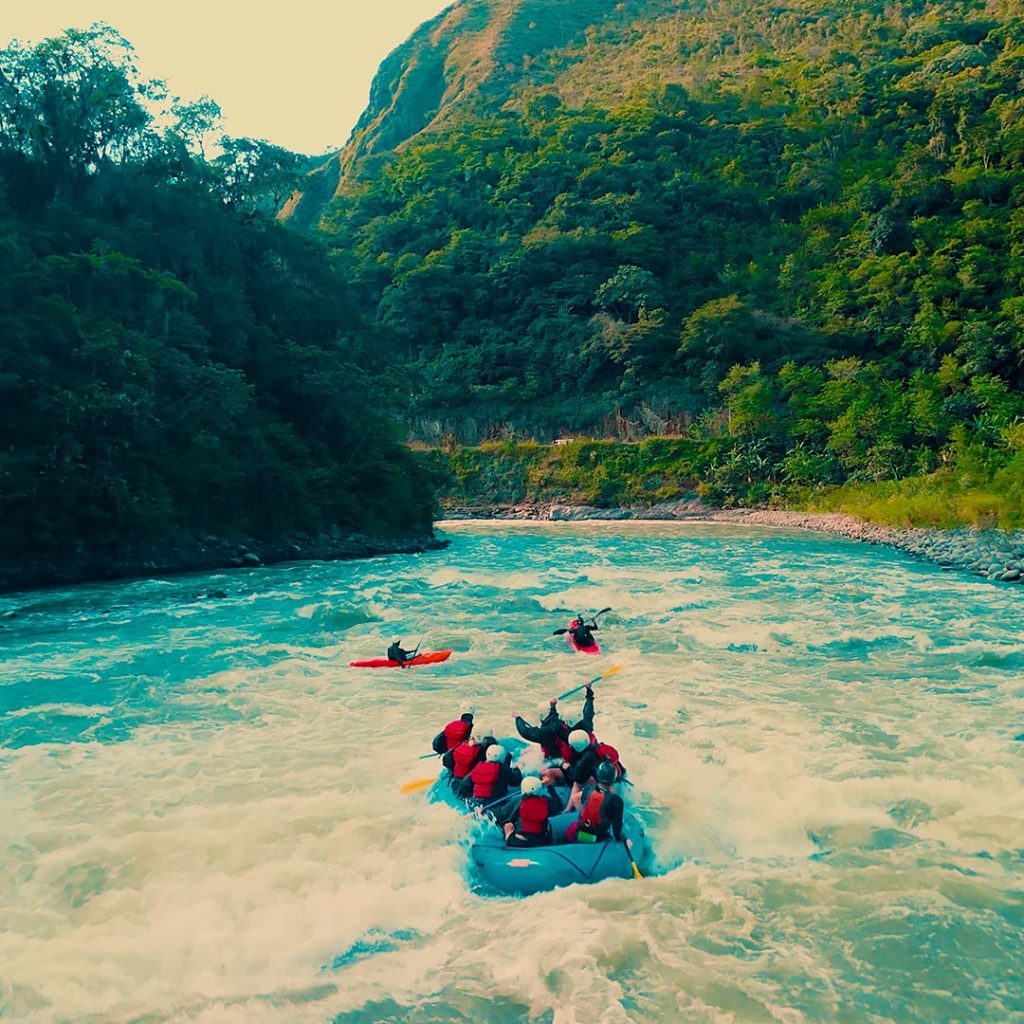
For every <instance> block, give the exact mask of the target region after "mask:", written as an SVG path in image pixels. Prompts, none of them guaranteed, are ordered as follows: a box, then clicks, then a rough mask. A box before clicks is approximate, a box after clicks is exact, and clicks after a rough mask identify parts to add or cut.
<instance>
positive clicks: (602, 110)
mask: <svg viewBox="0 0 1024 1024" xmlns="http://www.w3.org/2000/svg"><path fill="white" fill-rule="evenodd" d="M1022 82H1024V11H1022V6H1021V3H1020V2H1019V0H992V2H988V3H985V2H970V3H969V2H957V0H938V2H923V0H891V2H888V0H887V2H881V0H851V2H844V3H842V4H838V3H836V4H828V3H821V2H817V0H814V2H812V0H775V2H766V0H704V2H688V3H681V2H675V0H643V2H632V3H630V2H626V3H618V4H611V3H602V2H598V0H594V2H591V3H580V2H578V0H574V2H568V0H566V2H561V0H543V2H542V0H504V2H499V0H463V2H461V3H458V4H455V5H454V6H453V7H452V8H451V9H449V10H448V11H447V12H445V13H444V14H442V15H441V16H439V17H438V18H437V19H435V20H434V21H433V22H431V23H428V24H427V25H425V26H423V27H422V28H421V29H420V30H419V31H418V32H417V33H416V34H415V35H414V36H413V37H412V38H411V39H410V40H409V41H408V43H406V44H405V45H404V46H403V47H401V48H400V49H399V50H397V51H396V52H395V54H393V55H392V57H391V58H389V60H388V61H386V62H385V64H384V65H383V66H382V68H381V71H380V74H379V75H378V77H377V80H376V82H375V84H374V88H373V91H372V95H371V105H370V107H369V108H368V110H367V112H366V114H365V115H364V117H363V120H362V121H361V122H360V125H359V127H358V128H357V130H356V131H355V133H354V135H353V138H352V140H351V141H350V143H349V145H348V147H346V149H345V150H344V151H343V152H342V153H341V154H340V156H339V157H338V159H337V161H336V162H335V163H334V165H333V170H332V169H331V167H328V168H322V169H321V171H320V173H319V175H318V179H319V180H318V186H317V187H318V188H320V189H321V193H322V194H324V193H329V192H331V191H332V189H330V188H327V187H326V185H325V182H326V183H330V181H333V182H334V183H335V184H336V187H335V188H334V189H333V191H334V195H333V198H331V199H330V200H329V201H327V202H326V203H325V205H323V206H322V207H320V208H317V209H316V213H315V216H314V214H313V213H312V212H311V210H312V208H313V207H312V205H309V204H312V203H313V198H311V197H307V198H306V199H305V200H303V202H304V203H306V204H307V207H306V209H305V211H304V213H303V214H302V215H303V216H304V217H305V218H306V219H307V220H309V221H315V222H316V223H317V224H318V225H319V228H320V229H321V230H322V231H323V232H326V233H327V234H328V236H329V238H330V241H331V243H332V244H333V245H334V246H335V247H336V249H337V250H338V252H339V253H340V254H341V255H342V258H343V259H345V260H347V261H348V268H349V269H348V277H349V280H350V281H351V283H352V284H353V287H354V289H355V292H356V294H357V295H358V297H359V298H360V300H361V301H362V303H364V304H365V306H366V308H367V309H369V310H372V311H375V316H376V320H377V322H378V324H379V325H380V327H381V328H382V329H384V330H386V331H387V332H389V333H390V335H391V337H392V340H393V344H394V345H395V350H394V351H395V353H396V358H398V359H400V360H401V361H402V362H404V363H405V364H407V365H406V371H407V373H408V379H409V384H410V388H411V390H412V391H413V392H415V396H416V398H415V408H414V413H415V416H414V417H413V419H412V420H411V423H412V425H413V428H414V430H417V431H419V432H420V433H421V435H422V436H424V437H430V436H434V437H439V436H441V435H442V434H443V433H444V432H445V431H450V432H451V433H453V434H455V435H456V436H457V437H459V438H460V439H464V440H475V439H478V438H480V437H481V436H485V435H486V434H487V433H492V434H496V433H501V432H502V431H507V429H509V428H512V429H514V430H516V431H518V432H519V433H520V434H525V435H533V436H538V437H544V436H550V435H551V434H554V433H558V432H563V431H584V432H593V433H598V434H607V433H609V432H615V431H616V430H617V431H618V432H619V433H622V434H626V435H627V436H635V435H637V434H640V433H643V432H645V431H651V432H658V431H664V430H665V429H667V428H670V427H678V426H679V425H681V424H683V423H687V422H691V423H693V422H695V423H696V424H697V427H696V428H693V429H699V430H703V431H704V432H705V433H714V432H716V431H717V432H719V433H724V434H726V435H728V436H732V437H733V438H735V439H736V442H735V444H734V445H733V446H732V449H731V450H732V451H733V452H734V453H737V452H738V453H740V455H743V453H744V452H746V455H743V457H744V458H748V457H749V458H752V459H754V461H753V463H750V462H749V458H748V463H745V465H747V466H748V468H747V469H746V470H744V472H745V473H746V474H747V475H748V476H749V475H750V474H751V473H752V474H754V475H757V474H758V473H761V474H762V475H767V476H769V477H772V478H774V479H780V480H781V479H786V480H790V481H799V482H805V483H808V484H817V483H822V482H828V481H836V480H844V479H849V478H851V477H852V478H854V479H858V478H860V479H876V478H891V477H898V476H901V475H905V474H907V473H912V472H924V471H928V470H930V469H933V468H935V467H936V466H939V465H941V464H943V463H944V462H948V461H949V460H950V459H955V457H956V451H961V452H962V451H964V450H966V449H967V448H970V447H971V446H978V445H980V446H981V448H982V449H984V450H986V451H997V450H998V451H999V452H1002V453H1003V455H1002V456H1000V457H1001V458H1002V457H1003V456H1007V455H1008V454H1009V453H1013V452H1016V451H1017V450H1018V449H1019V447H1020V446H1021V444H1022V443H1024V438H1022V437H1021V428H1020V426H1019V419H1018V418H1019V416H1020V415H1021V413H1022V411H1024V403H1022V401H1021V388H1022V385H1024V370H1022V347H1024V295H1022V275H1024V212H1022V202H1024V128H1022V126H1024V98H1022ZM299 209H300V210H302V204H301V203H300V204H299ZM751 452H753V453H754V455H756V458H754V455H751ZM737 458H739V455H737ZM749 465H753V466H754V467H755V468H754V469H752V470H751V469H749ZM758 467H759V468H758Z"/></svg>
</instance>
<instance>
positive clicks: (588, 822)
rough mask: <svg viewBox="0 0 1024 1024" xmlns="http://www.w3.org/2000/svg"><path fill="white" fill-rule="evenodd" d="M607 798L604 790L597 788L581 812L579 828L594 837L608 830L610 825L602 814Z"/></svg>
mask: <svg viewBox="0 0 1024 1024" xmlns="http://www.w3.org/2000/svg"><path fill="white" fill-rule="evenodd" d="M606 796H607V794H606V793H605V792H604V790H601V789H596V788H595V790H594V792H593V793H591V794H590V796H589V797H588V798H587V802H586V803H585V804H584V805H583V808H582V810H581V811H580V818H579V827H580V828H581V829H582V830H583V831H584V832H589V833H590V834H591V835H592V836H596V835H598V834H600V833H601V832H603V831H607V829H608V823H607V822H606V821H605V820H604V815H603V814H602V813H601V808H602V807H603V806H604V800H605V797H606Z"/></svg>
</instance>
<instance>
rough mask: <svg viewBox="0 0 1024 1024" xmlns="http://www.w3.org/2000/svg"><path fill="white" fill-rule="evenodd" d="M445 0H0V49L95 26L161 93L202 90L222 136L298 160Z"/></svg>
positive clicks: (332, 144)
mask: <svg viewBox="0 0 1024 1024" xmlns="http://www.w3.org/2000/svg"><path fill="white" fill-rule="evenodd" d="M451 2H452V0H320V2H314V0H286V2H284V3H277V4H274V5H272V6H271V5H267V4H264V3H261V2H259V0H254V2H252V3H239V2H237V0H206V2H202V0H24V2H17V0H11V2H8V3H5V4H4V11H3V13H0V48H2V47H4V46H6V45H7V43H8V42H9V41H10V40H11V39H15V38H16V39H20V40H21V41H22V42H23V43H28V42H33V43H34V42H38V41H39V40H41V39H45V38H47V37H48V36H53V35H58V34H59V33H60V32H61V31H63V30H64V29H65V28H88V27H89V26H90V25H91V24H92V23H93V22H96V21H105V22H107V23H108V24H110V25H112V26H113V27H114V28H116V29H117V30H118V31H119V32H120V33H121V35H123V36H124V37H125V38H126V39H127V40H128V41H129V42H130V43H131V44H132V46H134V47H135V51H136V53H137V54H138V58H139V69H140V71H141V72H142V74H143V75H144V76H146V77H147V78H160V79H163V80H164V81H165V82H166V83H167V87H168V89H169V90H170V92H171V94H172V95H175V96H181V97H182V99H185V100H192V99H196V98H197V97H199V96H200V95H202V94H203V93H206V94H207V95H209V96H210V97H211V99H214V100H216V101H217V103H219V104H220V107H221V110H222V111H223V119H224V130H225V131H227V132H228V133H229V134H231V135H235V136H247V137H251V138H261V139H267V140H269V141H270V142H273V143H276V144H277V145H279V146H285V147H287V148H288V149H292V150H295V151H296V152H299V153H310V154H317V153H323V152H325V151H326V150H329V149H338V148H340V147H341V146H342V144H343V143H344V142H345V140H346V139H347V138H348V134H349V132H350V131H351V130H352V126H353V125H354V124H355V123H356V120H357V119H358V118H359V115H360V114H361V113H362V112H363V109H364V108H365V106H366V101H367V97H368V96H369V93H370V82H371V80H372V79H373V76H374V73H375V72H376V70H377V67H378V65H379V64H380V62H381V61H382V60H383V59H384V58H385V57H386V56H387V55H388V54H389V53H390V52H391V51H392V50H393V49H394V48H395V47H396V46H398V45H399V44H401V43H402V42H404V41H405V40H406V39H407V38H408V37H409V35H410V34H411V33H412V32H413V30H414V29H415V28H416V27H417V26H418V25H420V24H422V23H423V22H424V21H427V20H428V19H430V18H432V17H433V16H434V15H435V14H438V13H439V12H440V11H442V10H444V9H445V8H446V7H449V6H451Z"/></svg>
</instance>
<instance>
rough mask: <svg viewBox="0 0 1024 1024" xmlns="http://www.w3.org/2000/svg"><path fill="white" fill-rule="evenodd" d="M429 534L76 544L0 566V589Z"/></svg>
mask: <svg viewBox="0 0 1024 1024" xmlns="http://www.w3.org/2000/svg"><path fill="white" fill-rule="evenodd" d="M447 545H448V541H446V540H442V539H440V538H439V537H436V536H434V534H433V533H423V534H411V535H408V536H403V537H371V536H367V535H366V534H360V533H347V532H345V531H343V530H341V529H339V528H337V527H334V528H332V529H331V530H330V531H328V532H326V533H320V534H317V535H315V536H296V537H290V538H288V539H285V540H278V541H259V540H256V539H254V538H248V537H243V538H227V537H217V536H213V535H212V534H206V535H203V536H197V537H185V538H175V539H174V540H167V541H160V542H154V543H151V544H128V543H119V544H118V545H117V546H115V547H111V548H102V547H93V548H87V547H79V548H70V547H69V549H68V550H67V551H65V552H61V555H60V557H59V558H57V557H53V558H37V559H29V558H27V559H25V560H23V561H19V562H16V563H15V562H9V563H6V564H0V592H5V591H12V590H28V589H31V588H35V587H47V586H65V585H70V584H75V583H88V582H94V581H97V580H113V579H133V578H139V577H148V576H164V575H172V574H177V573H184V572H202V571H210V570H217V569H241V568H254V567H258V566H261V565H274V564H277V563H279V562H301V561H336V560H340V559H350V558H371V557H373V556H375V555H394V554H412V553H415V552H420V551H432V550H437V549H439V548H444V547H447Z"/></svg>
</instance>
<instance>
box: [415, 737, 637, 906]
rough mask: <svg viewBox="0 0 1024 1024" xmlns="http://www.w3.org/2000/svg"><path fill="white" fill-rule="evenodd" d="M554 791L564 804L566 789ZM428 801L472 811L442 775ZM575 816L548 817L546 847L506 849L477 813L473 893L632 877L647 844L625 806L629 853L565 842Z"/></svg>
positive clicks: (613, 846)
mask: <svg viewBox="0 0 1024 1024" xmlns="http://www.w3.org/2000/svg"><path fill="white" fill-rule="evenodd" d="M506 742H509V743H510V745H511V744H512V743H514V742H515V741H505V740H502V744H503V745H504V744H505V743H506ZM556 791H557V793H558V795H559V796H560V797H561V798H562V800H563V803H564V801H565V800H566V799H567V798H568V795H569V789H568V788H566V787H562V786H559V787H556ZM620 795H621V794H620ZM517 796H518V792H517V791H516V796H512V797H510V802H511V803H512V805H513V806H514V805H515V800H516V798H517ZM430 799H431V800H432V801H435V802H441V803H446V804H448V805H449V806H451V807H455V808H457V809H458V810H461V811H464V812H467V811H470V810H472V809H471V808H469V807H467V805H466V804H465V803H463V801H461V800H460V799H459V798H458V797H457V796H455V794H454V793H453V792H452V788H451V786H450V785H449V783H448V778H447V775H442V776H441V778H439V779H438V780H437V782H435V783H434V785H433V786H432V787H431V789H430ZM578 817H579V812H578V811H569V812H567V813H564V814H556V815H553V816H552V817H551V818H550V822H551V831H552V838H553V839H554V843H553V845H551V846H525V847H524V846H517V847H511V846H506V845H505V837H504V835H503V833H502V831H501V828H500V827H499V826H498V825H497V824H496V823H495V822H494V820H493V819H492V818H491V817H490V816H489V815H487V814H486V813H483V814H478V815H477V830H476V833H475V835H474V841H473V843H472V845H471V846H470V849H469V860H470V866H471V870H472V873H473V874H474V875H475V877H476V880H477V882H478V888H479V889H480V890H481V891H482V892H483V893H484V894H489V895H502V896H532V895H533V894H534V893H538V892H547V891H548V890H550V889H557V888H560V887H561V886H566V885H577V884H580V885H586V884H588V883H591V882H603V881H604V880H605V879H606V878H633V877H634V874H633V865H632V863H631V861H630V854H632V857H633V860H635V861H637V862H642V861H643V860H644V858H645V857H646V856H647V852H648V843H647V835H646V833H645V832H644V829H643V826H642V825H641V824H640V822H639V821H638V820H637V818H636V816H635V815H634V814H633V813H632V811H631V809H630V807H629V804H628V803H627V804H626V810H625V813H624V815H623V819H622V836H623V839H624V840H627V841H628V842H629V843H630V847H629V849H628V850H627V847H626V845H625V843H624V842H622V841H621V840H616V839H607V840H605V841H604V842H599V843H567V842H566V841H565V833H566V829H568V827H569V826H570V825H571V824H572V823H573V822H574V821H576V819H577V818H578Z"/></svg>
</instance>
